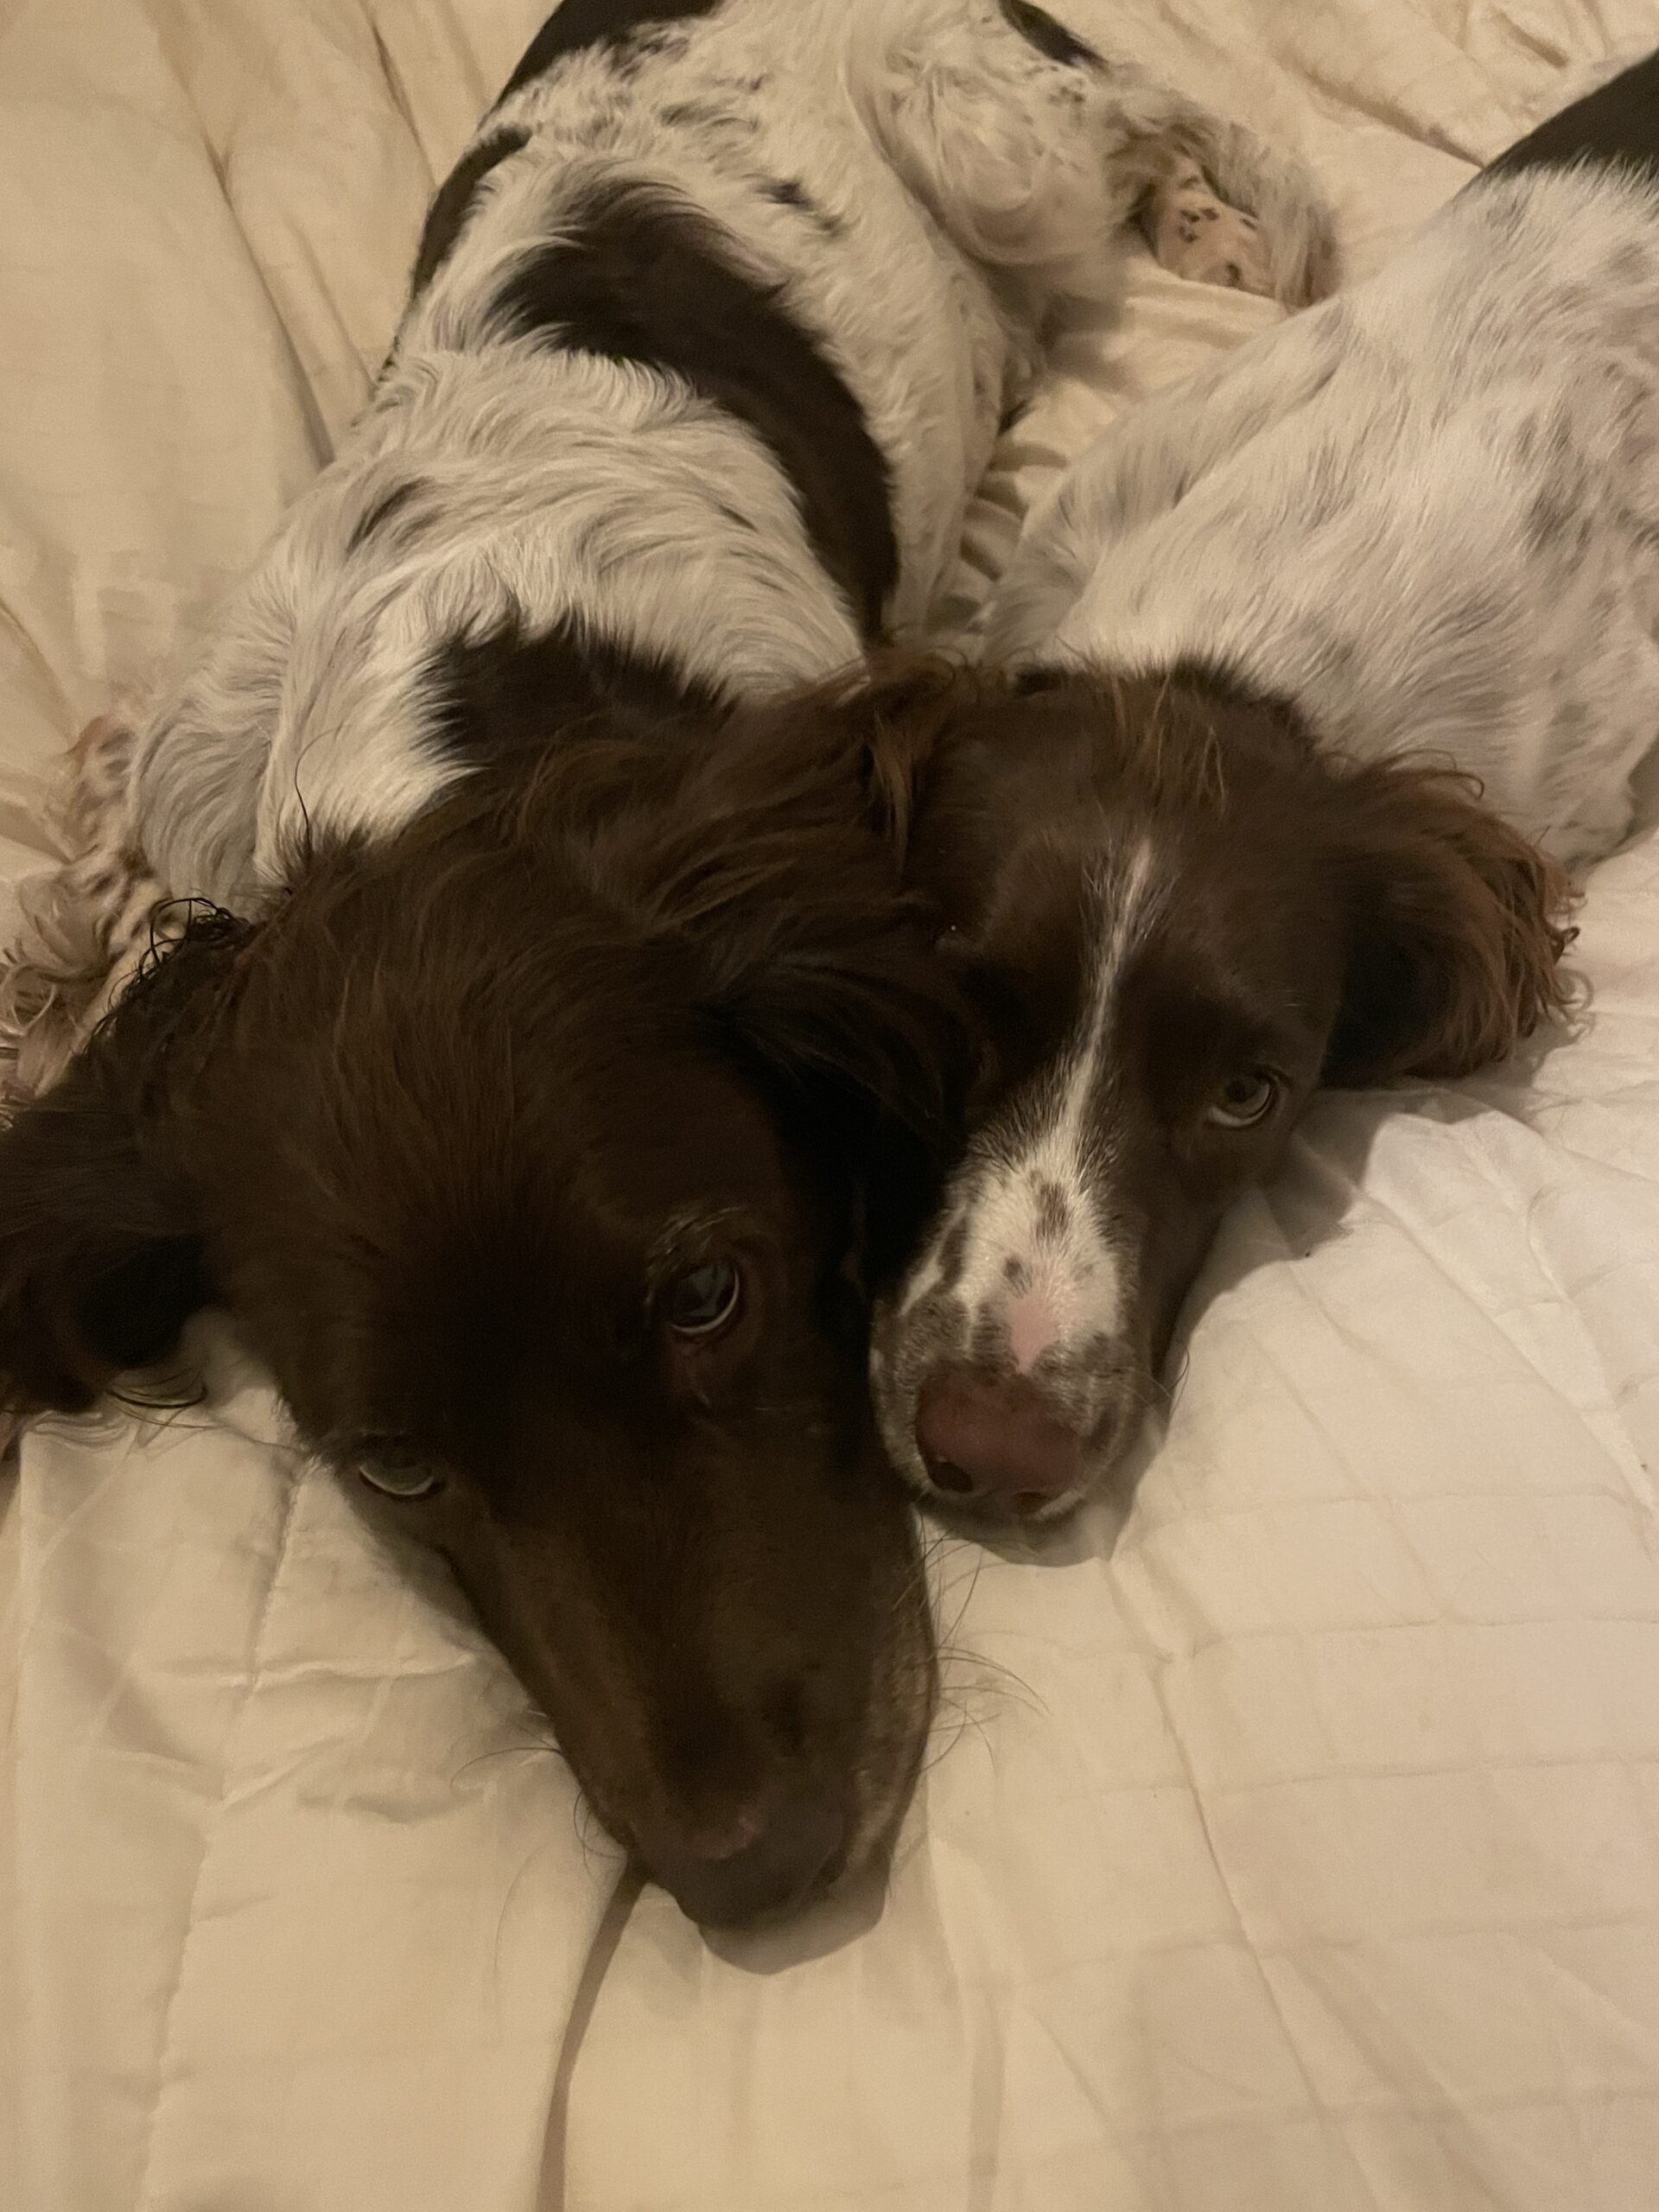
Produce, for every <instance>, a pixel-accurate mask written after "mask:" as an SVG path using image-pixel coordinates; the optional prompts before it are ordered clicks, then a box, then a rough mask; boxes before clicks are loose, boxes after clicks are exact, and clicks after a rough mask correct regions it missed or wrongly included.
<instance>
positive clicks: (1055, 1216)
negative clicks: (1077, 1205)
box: [1035, 1183, 1071, 1244]
mask: <svg viewBox="0 0 1659 2212" xmlns="http://www.w3.org/2000/svg"><path fill="white" fill-rule="evenodd" d="M1035 1220H1036V1224H1037V1235H1038V1237H1039V1240H1040V1241H1041V1242H1042V1243H1045V1244H1058V1243H1059V1241H1060V1239H1061V1238H1062V1237H1063V1236H1065V1232H1066V1230H1067V1229H1068V1228H1069V1227H1070V1226H1071V1207H1070V1206H1069V1205H1067V1204H1066V1200H1065V1192H1064V1191H1063V1190H1062V1189H1061V1188H1060V1186H1059V1185H1058V1183H1039V1185H1038V1186H1037V1204H1036V1209H1035Z"/></svg>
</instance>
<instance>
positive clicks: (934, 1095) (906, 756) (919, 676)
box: [656, 661, 971, 1236]
mask: <svg viewBox="0 0 1659 2212" xmlns="http://www.w3.org/2000/svg"><path fill="white" fill-rule="evenodd" d="M963 681H964V678H963V674H962V672H961V671H957V670H955V669H953V668H951V667H950V666H949V664H944V663H939V662H932V661H927V662H918V661H906V662H904V663H902V664H899V663H893V664H889V665H888V666H887V667H886V668H884V669H880V670H878V671H875V672H874V674H868V673H865V672H862V671H861V672H860V673H858V674H857V675H855V676H851V677H847V678H845V679H844V680H842V681H840V682H836V683H829V684H825V685H822V686H819V687H817V688H815V689H814V690H810V691H807V692H804V693H799V694H797V695H795V696H791V697H787V698H785V699H781V700H779V701H776V702H770V703H768V704H766V705H765V706H762V707H756V708H753V709H743V710H741V712H740V714H739V715H737V716H735V717H734V720H733V722H732V723H731V725H730V726H729V727H728V730H727V731H726V733H725V734H724V736H723V737H722V739H721V742H720V744H719V745H717V746H715V747H707V748H705V752H706V756H707V762H708V765H707V766H706V768H702V769H699V770H698V771H697V772H695V773H694V777H693V780H692V788H691V790H690V791H689V792H688V794H687V803H686V804H685V807H684V809H683V813H682V814H681V816H680V823H679V827H678V828H677V832H676V842H677V843H678V844H680V845H681V847H682V849H681V851H680V852H679V853H678V854H677V855H673V856H671V855H669V854H667V853H662V854H659V855H658V856H657V863H656V864H657V867H658V883H659V886H660V887H661V889H662V893H663V895H664V904H665V906H667V908H668V910H669V912H671V916H672V918H673V920H674V923H675V925H676V927H677V931H679V932H681V933H683V934H688V935H690V937H691V938H693V939H694V941H695V944H696V949H697V952H698V957H699V966H700V968H701V969H702V974H703V975H704V976H705V977H706V983H705V987H704V997H705V1004H706V1006H707V1007H708V1008H709V1012H710V1013H711V1014H712V1015H713V1016H714V1018H715V1020H716V1022H717V1023H718V1025H719V1026H720V1027H721V1031H722V1033H724V1034H725V1036H726V1037H727V1038H728V1040H729V1042H730V1043H731V1044H732V1046H734V1049H735V1050H736V1051H738V1052H739V1053H740V1054H741V1057H742V1058H744V1059H745V1060H746V1061H747V1063H748V1064H749V1065H751V1066H752V1067H753V1068H754V1069H755V1070H756V1071H758V1072H759V1073H760V1075H761V1076H762V1077H764V1078H766V1080H767V1081H768V1082H769V1083H770V1084H772V1086H773V1087H774V1088H776V1089H777V1090H779V1091H780V1092H781V1093H782V1094H784V1096H785V1097H786V1099H787V1100H789V1101H791V1102H793V1104H794V1106H795V1108H796V1109H798V1112H799V1113H800V1115H801V1116H802V1117H803V1119H804V1123H805V1125H806V1126H807V1127H808V1128H810V1130H811V1131H812V1133H813V1135H814V1141H815V1142H816V1143H817V1145H818V1147H820V1148H821V1149H823V1151H825V1152H826V1153H827V1154H830V1155H841V1156H843V1157H845V1158H847V1159H849V1160H850V1161H852V1162H854V1163H855V1166H856V1168H857V1170H858V1173H859V1175H860V1177H861V1179H862V1181H863V1183H864V1185H865V1188H866V1191H867V1195H868V1211H869V1212H870V1213H871V1215H872V1217H873V1218H874V1219H875V1220H876V1221H877V1222H878V1223H890V1224H893V1225H894V1226H895V1229H896V1231H897V1233H898V1234H899V1235H900V1236H903V1235H906V1234H908V1233H909V1232H908V1230H906V1229H905V1228H903V1227H901V1226H899V1217H901V1216H903V1215H906V1214H907V1213H908V1212H909V1211H911V1209H912V1205H915V1206H921V1205H925V1204H926V1203H927V1198H928V1185H929V1183H930V1179H931V1177H932V1176H933V1175H934V1174H936V1173H937V1172H938V1168H939V1166H941V1165H942V1164H943V1163H944V1160H946V1159H947V1158H948V1156H949V1155H950V1153H951V1151H952V1150H953V1148H954V1147H955V1145H956V1144H957V1141H958V1135H959V1119H960V1113H961V1106H962V1099H963V1091H964V1089H965V1084H966V1078H967V1073H968V1070H969V1062H970V1057H971V1054H970V1046H969V1024H968V1015H967V1012H966V1009H965V1007H964V1004H963V1000H962V998H961V996H960V994H959V991H958V988H957V982H956V981H955V979H954V977H953V976H952V975H951V973H950V970H949V969H948V966H947V964H946V963H945V962H944V960H942V959H941V957H939V955H938V951H937V950H936V946H935V939H936V938H937V935H938V929H937V925H936V922H935V919H934V917H933V916H932V914H931V909H930V908H929V906H928V905H927V904H926V902H925V900H924V899H922V898H920V897H919V896H918V894H916V893H914V892H912V891H911V890H909V889H907V888H906V882H905V874H904V852H905V844H906V834H907V828H908V823H909V819H910V814H911V810H912V801H913V799H914V797H915V793H916V789H917V779H918V776H919V774H920V773H921V772H922V769H923V766H924V763H925V760H926V758H927V756H928V753H929V752H930V750H931V747H932V746H933V745H934V744H935V743H936V742H937V741H938V736H939V734H940V732H941V731H942V729H943V728H944V726H945V724H946V722H947V721H948V720H949V717H950V712H951V707H952V702H953V698H954V696H955V693H956V689H957V685H958V684H959V683H962V682H963ZM906 1192H913V1199H906V1197H905V1193H906Z"/></svg>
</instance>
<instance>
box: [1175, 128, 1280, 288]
mask: <svg viewBox="0 0 1659 2212" xmlns="http://www.w3.org/2000/svg"><path fill="white" fill-rule="evenodd" d="M1145 229H1146V233H1147V242H1148V243H1149V244H1150V245H1151V247H1152V250H1153V252H1154V255H1155V256H1156V257H1157V259H1158V261H1159V262H1160V264H1161V265H1162V266H1163V267H1164V268H1166V269H1167V270H1171V271H1172V272H1173V274H1174V275H1175V276H1177V277H1186V278H1187V279H1188V280H1189V281H1190V282H1191V283H1195V284H1220V285H1224V286H1225V287H1226V288H1227V289H1229V290H1230V291H1234V292H1256V293H1259V294H1261V295H1262V296H1263V297H1264V298H1268V297H1270V296H1272V292H1273V279H1272V276H1271V273H1270V271H1269V269H1268V249H1267V245H1266V243H1265V241H1264V240H1263V238H1262V228H1261V226H1260V224H1258V223H1257V221H1256V219H1255V217H1254V216H1253V215H1246V214H1244V213H1243V212H1242V210H1240V209H1239V208H1236V207H1229V206H1228V205H1227V203H1226V201H1225V200H1217V197H1216V195H1215V193H1214V192H1213V191H1212V190H1211V186H1210V184H1209V181H1208V180H1207V179H1206V178H1205V175H1204V172H1203V171H1202V170H1201V169H1200V168H1198V164H1197V163H1196V162H1183V163H1182V164H1181V166H1180V168H1178V169H1177V170H1176V171H1175V173H1174V175H1173V176H1172V177H1171V178H1170V179H1169V181H1167V183H1166V184H1162V185H1160V186H1158V187H1157V188H1156V189H1155V190H1154V193H1153V195H1152V198H1151V200H1150V201H1149V202H1148V204H1147V210H1146V216H1145Z"/></svg>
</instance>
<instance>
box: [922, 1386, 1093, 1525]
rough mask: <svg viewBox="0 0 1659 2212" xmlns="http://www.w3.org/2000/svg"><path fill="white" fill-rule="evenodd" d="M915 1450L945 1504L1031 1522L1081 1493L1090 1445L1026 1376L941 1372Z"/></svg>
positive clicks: (925, 1398)
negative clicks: (962, 1502)
mask: <svg viewBox="0 0 1659 2212" xmlns="http://www.w3.org/2000/svg"><path fill="white" fill-rule="evenodd" d="M915 1437H916V1449H917V1451H918V1453H919V1455H920V1458H921V1461H922V1465H923V1466H924V1467H925V1470H926V1472H927V1476H928V1479H929V1480H930V1482H931V1484H933V1487H934V1489H935V1490H936V1491H938V1492H939V1493H940V1494H941V1495H942V1496H944V1497H952V1498H961V1499H967V1498H972V1499H974V1500H976V1502H977V1503H979V1504H981V1505H983V1506H986V1507H988V1508H993V1509H995V1510H996V1511H998V1512H1000V1513H1008V1514H1014V1515H1017V1516H1020V1518H1022V1519H1025V1518H1029V1516H1031V1515H1032V1514H1033V1513H1034V1512H1037V1511H1039V1510H1042V1509H1043V1508H1045V1507H1048V1506H1052V1505H1055V1504H1057V1503H1058V1502H1059V1501H1060V1500H1061V1499H1063V1498H1065V1497H1068V1496H1074V1495H1075V1494H1076V1493H1077V1491H1078V1490H1079V1489H1080V1488H1081V1485H1082V1484H1083V1480H1084V1472H1085V1468H1084V1440H1083V1439H1082V1437H1081V1436H1080V1435H1078V1433H1077V1431H1076V1430H1075V1429H1073V1428H1072V1427H1071V1426H1070V1425H1069V1424H1068V1423H1067V1422H1065V1421H1062V1420H1061V1419H1060V1417H1059V1416H1058V1414H1056V1413H1055V1412H1054V1411H1053V1409H1052V1407H1051V1406H1050V1405H1049V1403H1048V1402H1047V1401H1046V1399H1045V1398H1044V1396H1043V1395H1042V1394H1041V1393H1040V1392H1039V1391H1038V1390H1037V1389H1035V1388H1034V1387H1033V1385H1032V1384H1031V1383H1029V1382H1028V1381H1027V1380H1026V1379H1025V1378H1023V1377H1021V1376H1013V1377H1008V1376H986V1375H982V1374H980V1373H978V1372H976V1370H973V1369H971V1368H966V1367H949V1368H944V1369H941V1370H939V1371H938V1373H936V1374H935V1375H934V1376H932V1377H931V1379H930V1380H929V1381H928V1383H926V1384H925V1386H924V1388H923V1390H922V1393H921V1395H920V1397H919V1399H918V1402H917V1408H916V1429H915Z"/></svg>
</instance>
